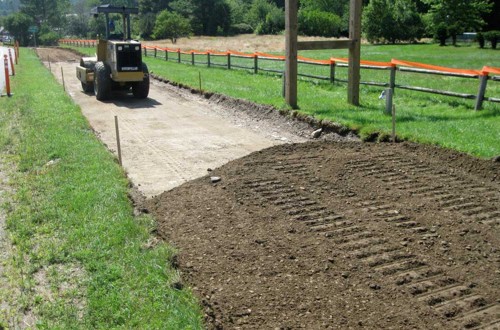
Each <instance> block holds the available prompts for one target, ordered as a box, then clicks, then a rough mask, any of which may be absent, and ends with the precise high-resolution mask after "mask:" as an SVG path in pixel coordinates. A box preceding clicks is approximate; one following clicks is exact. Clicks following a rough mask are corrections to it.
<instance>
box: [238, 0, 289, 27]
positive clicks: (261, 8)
mask: <svg viewBox="0 0 500 330" xmlns="http://www.w3.org/2000/svg"><path fill="white" fill-rule="evenodd" d="M246 20H247V22H248V23H249V24H250V25H252V26H254V27H255V29H254V32H255V33H256V34H278V33H280V32H281V31H283V30H284V29H285V13H284V12H283V9H280V8H278V7H277V6H276V4H274V3H271V2H268V1H267V0H255V1H253V2H252V5H251V6H250V10H249V11H248V13H247V17H246Z"/></svg>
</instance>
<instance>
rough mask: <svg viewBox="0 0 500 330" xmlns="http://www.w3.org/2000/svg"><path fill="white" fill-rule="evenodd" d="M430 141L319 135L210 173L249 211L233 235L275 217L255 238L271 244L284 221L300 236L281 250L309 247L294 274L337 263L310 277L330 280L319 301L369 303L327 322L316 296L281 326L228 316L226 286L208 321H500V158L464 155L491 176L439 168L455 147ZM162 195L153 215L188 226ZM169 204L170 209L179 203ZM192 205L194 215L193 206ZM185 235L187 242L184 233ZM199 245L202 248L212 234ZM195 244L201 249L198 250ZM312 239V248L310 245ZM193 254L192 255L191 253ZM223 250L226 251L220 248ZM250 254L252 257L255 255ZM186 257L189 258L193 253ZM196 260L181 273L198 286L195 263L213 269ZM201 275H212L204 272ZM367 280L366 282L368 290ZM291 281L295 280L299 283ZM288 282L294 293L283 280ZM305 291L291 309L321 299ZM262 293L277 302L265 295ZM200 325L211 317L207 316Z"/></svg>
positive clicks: (343, 324)
mask: <svg viewBox="0 0 500 330" xmlns="http://www.w3.org/2000/svg"><path fill="white" fill-rule="evenodd" d="M427 149H428V148H420V147H417V146H414V145H408V147H407V145H399V146H398V145H396V146H390V145H386V146H379V145H362V144H359V145H356V144H351V145H341V144H332V145H328V144H321V143H318V144H307V145H303V146H284V147H280V148H272V150H265V151H263V152H259V153H256V154H252V155H251V156H249V157H246V158H244V159H242V160H239V161H236V162H233V163H230V164H228V165H226V166H224V167H222V168H219V169H217V170H216V171H215V173H216V174H217V175H220V176H221V177H223V180H224V179H226V180H227V181H228V182H226V183H225V184H224V189H225V190H217V191H218V192H219V194H221V195H220V196H221V198H224V199H226V200H231V196H234V197H232V198H235V199H236V200H237V201H244V200H247V201H249V202H247V203H244V204H243V205H245V206H244V208H245V209H246V210H247V211H246V212H250V213H249V214H248V215H246V216H245V215H244V214H246V213H243V214H240V213H237V214H238V216H235V218H234V219H239V221H240V222H241V225H238V227H237V228H239V230H240V231H241V230H243V229H242V228H245V227H244V225H243V224H247V225H249V224H251V223H255V221H257V219H260V218H262V219H267V218H268V219H272V221H271V222H269V221H268V222H267V225H266V226H268V227H269V228H268V230H269V231H270V233H269V235H264V234H262V233H260V234H259V236H258V237H259V239H258V241H259V242H265V243H262V244H264V245H265V246H267V245H271V242H274V241H276V240H277V238H276V237H275V238H273V235H274V236H276V235H278V234H277V233H278V232H279V231H280V230H282V228H283V226H284V227H285V228H288V229H287V230H288V233H291V235H295V236H296V237H297V238H296V240H294V239H293V238H288V244H289V245H290V246H289V247H288V248H287V250H290V251H293V249H294V247H295V246H297V245H294V244H299V245H298V246H302V249H306V250H307V251H310V252H311V253H313V254H310V255H307V256H302V255H301V257H302V258H306V259H305V260H306V261H305V264H304V267H305V268H304V269H303V270H302V271H297V270H294V272H298V275H296V276H297V277H298V278H299V279H302V280H306V279H308V278H310V277H311V273H310V271H309V269H311V268H312V269H314V268H315V267H317V264H318V261H320V260H324V259H328V260H330V258H331V260H334V263H333V264H332V266H326V268H325V274H324V275H319V274H322V273H323V272H320V273H317V274H318V277H319V278H323V276H326V277H325V279H326V278H330V280H329V283H322V285H324V286H325V291H326V292H325V297H328V296H329V295H328V293H330V294H331V295H330V297H334V298H333V299H335V301H337V302H341V301H344V300H345V301H346V304H347V305H346V306H357V305H358V304H359V302H360V301H362V300H363V299H368V303H367V305H365V306H364V307H363V308H366V310H364V311H362V310H363V308H361V307H360V308H361V309H358V311H354V310H352V309H350V308H349V307H346V306H344V307H340V308H341V310H342V314H343V315H346V314H348V315H350V317H349V318H347V319H345V318H343V317H342V316H340V315H339V316H338V317H336V316H333V321H331V320H330V321H327V320H326V319H325V318H324V313H327V310H325V309H323V308H324V306H323V305H321V304H318V305H317V307H316V309H313V310H310V311H309V312H310V313H311V318H307V316H305V315H303V314H301V315H302V316H301V317H297V318H296V319H295V322H290V321H289V317H290V316H289V313H285V312H283V314H282V322H281V323H280V322H278V323H276V322H270V319H266V318H265V316H260V318H259V317H257V316H255V319H254V318H252V315H247V316H245V317H244V318H242V319H240V318H239V317H238V316H235V315H233V316H231V315H232V314H231V312H230V310H225V309H224V308H223V307H224V306H226V303H224V302H223V301H222V300H221V299H224V300H228V301H230V302H231V304H238V303H237V302H236V301H235V300H234V299H233V298H234V297H233V296H232V294H231V292H226V294H224V295H222V296H221V297H219V296H218V295H216V296H213V298H211V299H210V303H209V305H210V306H220V307H219V308H218V309H217V310H216V312H215V314H214V315H215V316H214V317H213V318H212V321H213V320H217V322H219V323H220V322H222V323H223V324H226V325H228V326H229V327H232V326H236V325H237V326H240V327H242V328H248V329H250V328H253V327H259V326H263V325H269V326H275V325H276V324H278V325H279V324H281V325H288V326H291V327H294V325H295V326H299V325H300V324H304V318H306V320H309V322H311V323H309V324H310V326H311V327H313V328H314V325H317V324H319V323H318V322H319V321H318V320H322V321H323V323H321V324H323V325H322V326H320V328H330V327H331V326H332V325H334V324H337V325H339V327H340V328H348V327H351V328H363V326H368V327H370V328H387V327H389V326H394V327H401V326H402V327H405V328H417V329H428V328H436V329H440V328H466V329H497V328H498V325H499V322H500V314H499V311H500V305H499V301H498V296H499V292H500V281H499V274H500V272H499V271H498V266H499V265H500V256H499V252H498V249H497V248H496V247H495V246H496V245H497V244H498V243H499V242H498V236H499V235H498V234H499V229H500V228H499V226H498V225H499V223H498V221H497V218H496V215H497V214H498V211H499V210H498V203H497V201H498V199H499V189H498V183H497V182H496V181H495V178H496V177H497V176H496V174H497V173H498V166H497V165H494V164H493V163H489V164H491V165H489V164H486V162H484V161H479V160H474V159H472V158H470V159H468V161H470V163H471V166H472V167H474V166H475V168H477V169H480V168H483V169H488V168H491V170H488V171H490V172H485V171H482V172H481V171H478V173H471V172H470V171H469V170H468V169H467V168H466V166H465V167H463V166H462V164H460V165H456V164H454V163H453V162H451V163H450V164H447V166H446V167H443V166H442V158H446V157H448V153H450V154H452V155H453V152H450V151H443V150H440V149H432V148H430V150H427ZM462 161H465V160H462ZM475 162H477V164H476V163H475ZM465 165H467V164H465ZM488 173H489V174H488ZM236 174H237V175H236ZM235 175H236V176H237V177H238V178H237V179H236V178H235V177H234V176H235ZM191 185H193V186H196V187H197V189H202V190H203V189H205V188H202V187H204V184H203V181H201V180H200V181H199V182H197V183H196V182H194V183H191V184H190V186H191ZM186 189H187V187H186V188H185V189H183V193H184V194H185V195H186V196H191V194H193V195H192V196H193V198H195V199H196V200H197V201H198V203H200V202H201V200H205V199H204V198H203V197H202V195H200V194H198V193H193V191H192V190H191V191H188V190H186ZM207 189H208V188H207ZM227 190H229V192H230V193H229V194H228V192H227ZM222 192H224V193H223V194H222ZM232 194H234V195H232ZM195 196H196V197H195ZM162 197H163V196H160V197H158V198H157V199H155V200H154V203H155V205H156V207H152V209H153V213H155V214H161V216H160V219H161V218H163V217H165V218H168V219H169V220H168V221H169V222H170V221H173V223H174V225H177V226H180V227H191V224H190V223H189V221H188V223H185V224H181V223H180V222H178V221H177V220H176V219H179V221H180V218H178V215H174V214H173V213H171V212H168V211H167V212H165V210H163V211H159V210H158V205H163V204H162V203H165V201H166V200H165V199H163V198H172V197H173V196H172V195H167V194H165V196H164V197H163V198H162ZM188 199H189V198H188ZM250 201H252V202H250ZM158 203H159V204H158ZM205 203H210V205H214V203H216V204H217V203H223V204H224V203H227V202H222V200H219V199H218V197H217V194H215V193H212V194H211V199H210V202H209V201H208V200H206V202H201V204H202V205H204V204H205ZM230 205H231V204H230ZM236 205H237V204H236ZM236 205H233V206H231V210H232V211H231V212H237V210H238V207H237V206H236ZM252 205H253V206H252ZM170 207H174V206H173V205H171V206H170ZM211 207H213V206H211ZM259 208H261V209H260V210H259ZM158 212H159V213H158ZM174 212H175V213H177V212H179V210H178V208H175V211H174ZM210 212H214V211H213V210H211V211H210ZM215 212H217V213H218V214H223V213H224V212H225V211H224V208H223V207H222V206H219V207H218V208H217V210H216V211H215ZM195 213H196V214H199V215H198V217H200V216H201V217H202V218H203V211H202V210H200V213H197V212H195ZM245 217H248V219H247V218H245ZM187 218H188V219H189V218H190V217H189V216H188V217H187ZM184 219H185V218H184ZM223 219H224V218H222V220H223ZM250 219H253V220H250ZM222 220H220V221H222ZM233 221H234V220H233ZM160 222H161V223H162V225H163V227H162V228H163V229H162V230H161V231H164V230H168V231H170V230H173V229H167V228H171V227H170V226H165V223H164V222H162V221H161V220H160ZM222 223H223V222H222ZM222 226H224V225H222ZM249 226H251V227H252V228H254V227H255V225H249ZM273 228H274V229H273ZM219 230H220V236H219V237H220V239H217V245H218V246H219V249H220V247H221V246H224V241H223V237H225V233H224V231H225V230H224V229H222V227H221V228H219ZM254 230H255V229H254ZM174 231H175V230H174ZM258 232H260V231H258ZM285 233H286V231H285ZM241 234H242V235H243V236H241V237H242V238H243V237H247V235H250V236H252V234H251V233H250V232H249V233H245V231H243V232H242V233H241ZM171 235H173V236H174V240H175V241H176V242H180V243H179V245H180V246H181V247H184V248H186V246H185V245H182V244H181V242H182V241H183V236H182V235H180V234H175V233H171ZM281 235H283V234H281ZM285 235H286V236H288V235H289V234H285ZM203 236H204V235H203V234H201V235H197V237H198V240H201V241H203ZM278 236H280V235H278ZM212 239H213V236H212ZM315 241H316V243H314V242H315ZM190 242H191V244H193V243H194V242H193V241H192V240H190ZM294 242H295V243H294ZM194 244H197V243H194ZM206 244H207V245H210V243H209V242H207V243H206ZM202 245H203V244H202ZM203 246H204V249H205V250H206V249H207V246H206V245H203ZM311 246H314V248H313V249H311V248H310V247H311ZM190 249H191V247H190ZM194 250H196V248H194ZM313 251H315V252H313ZM328 251H331V252H328ZM193 253H194V252H190V253H189V255H193ZM220 253H221V255H222V256H223V255H224V252H223V250H221V252H220ZM289 253H291V254H294V253H298V252H289ZM315 253H317V254H315ZM325 253H326V254H325ZM251 254H252V258H253V259H255V258H257V259H258V260H263V259H261V258H259V257H258V256H255V255H253V253H251ZM194 255H196V254H195V253H194ZM241 258H242V259H241ZM241 258H240V260H247V259H246V258H245V257H241ZM293 260H294V259H293ZM189 262H190V263H191V262H193V261H192V259H189ZM280 262H282V263H283V262H285V261H284V260H281V261H280ZM194 263H195V264H196V266H193V267H194V268H195V269H196V270H197V271H196V272H193V271H191V270H190V269H187V270H185V271H187V272H188V274H189V278H190V280H192V281H194V285H196V286H197V287H200V286H201V287H204V286H203V285H202V284H201V283H203V282H204V281H203V280H200V276H204V275H203V274H204V272H203V269H204V267H208V268H209V269H210V268H211V267H210V266H207V265H204V264H203V263H202V262H201V263H200V262H194ZM282 265H283V266H282V271H281V272H282V274H286V273H288V272H290V269H289V266H287V265H286V263H284V264H282ZM181 266H182V265H181ZM216 267H217V269H219V270H221V269H222V270H223V271H222V273H223V275H222V276H223V277H226V276H230V274H231V271H230V270H229V269H228V270H227V271H226V270H225V268H223V267H229V268H233V269H239V268H240V267H241V268H244V267H245V266H244V265H240V264H234V263H231V264H230V265H228V266H225V264H224V263H217V266H216ZM257 267H258V268H259V269H262V270H261V272H262V273H264V274H265V273H266V271H265V269H276V264H274V265H268V264H265V263H262V264H260V265H258V266H257ZM332 267H334V268H333V269H338V273H337V276H339V275H340V276H339V277H335V275H334V273H329V272H330V270H327V269H332ZM278 268H280V267H278ZM209 273H210V274H212V275H211V276H214V275H213V273H212V271H210V272H209ZM315 274H316V273H315ZM327 274H330V275H327ZM240 276H241V275H240ZM330 276H333V277H330ZM215 278H217V276H216V275H215ZM338 278H340V280H339V279H338ZM363 278H364V280H363ZM366 278H368V279H369V280H368V283H369V286H368V285H367V284H366V283H367V280H366ZM268 280H269V278H268ZM200 281H201V283H200ZM247 281H248V279H242V282H241V284H238V283H234V284H233V285H232V286H231V288H233V289H236V288H238V287H240V285H241V286H245V287H246V286H248V285H249V284H248V282H247ZM342 281H346V282H347V283H349V282H351V283H353V285H354V283H356V287H358V289H357V290H356V291H352V290H351V289H348V287H346V286H345V285H343V284H342ZM358 281H359V282H358ZM243 283H246V284H243ZM275 283H276V284H277V283H279V282H275ZM295 283H297V284H295V285H298V286H300V284H299V283H300V280H299V282H295ZM291 285H292V286H293V284H291ZM360 285H361V286H360ZM209 287H210V286H209ZM250 287H251V289H250V290H251V292H256V293H258V294H259V295H261V296H264V297H266V294H265V292H263V291H262V290H260V289H259V287H258V286H252V285H251V286H250ZM208 290H209V289H208ZM225 290H226V289H225ZM288 290H289V291H293V290H291V287H289V289H288ZM302 290H303V291H300V292H297V293H295V294H296V296H295V298H293V299H297V301H302V302H303V303H302V304H300V303H297V305H296V306H295V308H297V312H299V311H300V310H301V307H300V306H301V305H303V304H306V303H305V301H313V300H314V299H320V300H317V301H322V295H321V294H320V293H318V291H317V290H315V289H314V288H311V289H310V290H309V289H308V290H306V289H304V288H303V289H302ZM202 292H204V291H203V290H202ZM355 292H358V293H356V294H355ZM389 292H393V293H392V294H390V293H389ZM309 295H311V296H309ZM332 295H333V296H332ZM358 295H362V297H363V298H361V297H359V296H358ZM373 295H374V296H373ZM377 295H379V298H378V299H379V300H374V302H375V301H378V303H379V305H380V306H379V307H375V305H373V306H372V305H370V301H371V300H370V299H369V298H367V297H372V296H373V297H376V296H377ZM315 296H316V298H314V297H315ZM217 297H218V298H217ZM287 297H288V298H286V299H292V298H290V293H289V294H288V295H287ZM299 297H300V298H299ZM389 297H390V298H389ZM388 298H389V299H390V300H387V299H388ZM239 299H240V300H244V301H245V302H246V305H245V306H248V305H250V303H249V302H248V301H247V300H246V299H242V297H241V296H239ZM264 299H266V298H264ZM267 299H275V298H271V297H270V296H269V297H268V298H267ZM325 299H326V298H325ZM331 299H332V298H331ZM360 299H361V300H360ZM372 299H374V298H372ZM391 300H392V301H393V302H394V303H396V304H400V306H406V305H407V306H408V307H406V308H408V309H407V311H406V314H408V315H414V316H415V317H416V318H413V317H410V319H411V320H410V319H407V320H406V321H405V320H404V316H403V315H404V314H405V313H403V314H399V310H398V312H395V311H394V310H390V309H387V308H391V307H388V306H392V305H386V304H390V301H391ZM213 304H215V305H213ZM410 306H411V307H410ZM250 307H252V306H251V305H250ZM253 308H256V309H257V310H258V308H259V307H258V305H256V306H253ZM337 308H338V307H337ZM345 308H347V310H346V309H345ZM376 308H379V311H377V310H376ZM392 308H394V307H392ZM382 311H384V312H382ZM378 313H385V314H386V315H388V316H387V319H389V318H393V317H394V319H391V321H390V322H389V321H387V323H384V322H386V321H385V320H384V318H383V317H382V318H377V317H373V315H378ZM219 314H220V315H219ZM256 314H257V313H256ZM272 314H273V315H276V313H272ZM298 314H300V313H298ZM259 315H261V314H259ZM391 315H392V316H391ZM418 315H420V316H418ZM262 317H263V318H264V319H262ZM266 320H267V321H266ZM313 320H316V321H313ZM335 320H336V321H335ZM355 320H359V322H362V324H363V326H361V325H359V324H358V325H357V324H356V321H355ZM208 321H209V324H212V323H210V322H211V321H210V319H209V320H208ZM232 322H237V323H232ZM315 322H316V323H315ZM401 322H403V323H401ZM405 322H410V323H405ZM306 323H307V322H306ZM403 324H405V325H404V326H403ZM332 328H335V327H334V326H333V327H332Z"/></svg>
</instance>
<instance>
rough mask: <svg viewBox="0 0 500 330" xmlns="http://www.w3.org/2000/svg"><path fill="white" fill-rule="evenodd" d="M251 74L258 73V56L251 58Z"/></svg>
mask: <svg viewBox="0 0 500 330" xmlns="http://www.w3.org/2000/svg"><path fill="white" fill-rule="evenodd" d="M253 73H255V74H257V73H259V56H257V55H254V57H253Z"/></svg>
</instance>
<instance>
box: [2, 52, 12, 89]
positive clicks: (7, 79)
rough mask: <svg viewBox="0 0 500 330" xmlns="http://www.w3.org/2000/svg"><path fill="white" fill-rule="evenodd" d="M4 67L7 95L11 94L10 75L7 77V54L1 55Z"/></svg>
mask: <svg viewBox="0 0 500 330" xmlns="http://www.w3.org/2000/svg"><path fill="white" fill-rule="evenodd" d="M3 62H4V68H5V87H6V89H7V96H9V97H10V96H11V94H10V77H9V60H8V59H7V55H4V56H3Z"/></svg>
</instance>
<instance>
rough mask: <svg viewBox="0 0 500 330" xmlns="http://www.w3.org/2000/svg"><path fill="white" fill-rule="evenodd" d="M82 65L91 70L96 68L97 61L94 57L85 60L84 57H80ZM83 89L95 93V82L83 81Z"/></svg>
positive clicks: (85, 91)
mask: <svg viewBox="0 0 500 330" xmlns="http://www.w3.org/2000/svg"><path fill="white" fill-rule="evenodd" d="M80 66H81V67H84V68H86V69H89V70H91V71H94V70H95V61H93V59H88V58H87V59H86V60H84V59H83V58H81V59H80ZM82 89H83V92H84V93H94V82H93V81H92V82H86V83H85V82H83V81H82Z"/></svg>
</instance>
